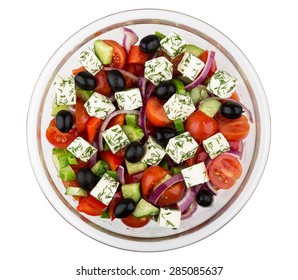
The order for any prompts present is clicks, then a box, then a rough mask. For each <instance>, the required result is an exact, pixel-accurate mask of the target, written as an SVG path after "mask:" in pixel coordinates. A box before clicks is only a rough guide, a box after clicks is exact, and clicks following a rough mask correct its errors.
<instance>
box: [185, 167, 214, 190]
mask: <svg viewBox="0 0 298 280" xmlns="http://www.w3.org/2000/svg"><path fill="white" fill-rule="evenodd" d="M181 173H182V176H183V178H184V182H185V184H186V187H188V188H189V187H193V186H196V185H199V184H203V183H205V182H208V181H210V179H209V176H208V173H207V170H206V166H205V163H204V162H200V163H198V164H195V165H193V166H190V167H188V168H184V169H182V170H181Z"/></svg>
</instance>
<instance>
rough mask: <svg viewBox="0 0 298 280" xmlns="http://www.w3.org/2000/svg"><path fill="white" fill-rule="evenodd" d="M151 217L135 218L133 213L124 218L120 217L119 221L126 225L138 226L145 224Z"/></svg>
mask: <svg viewBox="0 0 298 280" xmlns="http://www.w3.org/2000/svg"><path fill="white" fill-rule="evenodd" d="M150 219H151V217H150V216H149V217H144V218H136V217H134V216H133V215H130V216H128V217H126V218H122V219H121V221H122V222H123V223H124V224H125V225H126V226H128V227H132V228H140V227H143V226H145V225H147V224H148V223H149V221H150Z"/></svg>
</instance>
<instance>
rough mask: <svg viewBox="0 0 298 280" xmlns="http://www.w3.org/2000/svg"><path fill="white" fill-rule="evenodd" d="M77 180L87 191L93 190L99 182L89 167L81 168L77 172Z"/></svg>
mask: <svg viewBox="0 0 298 280" xmlns="http://www.w3.org/2000/svg"><path fill="white" fill-rule="evenodd" d="M77 180H78V183H79V185H80V186H81V188H82V189H84V190H87V191H91V190H92V189H93V188H94V187H95V185H96V183H97V181H96V177H95V175H94V174H93V172H92V171H91V169H90V168H88V167H82V168H81V169H79V171H78V172H77Z"/></svg>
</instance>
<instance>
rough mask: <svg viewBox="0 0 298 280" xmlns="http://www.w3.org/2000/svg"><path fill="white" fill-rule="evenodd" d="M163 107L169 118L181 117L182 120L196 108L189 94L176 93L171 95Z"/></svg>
mask: <svg viewBox="0 0 298 280" xmlns="http://www.w3.org/2000/svg"><path fill="white" fill-rule="evenodd" d="M163 108H164V109H165V112H166V114H167V116H168V118H169V119H170V120H176V119H181V120H182V121H185V120H186V119H187V118H188V117H189V116H190V115H191V114H192V113H193V112H194V111H195V110H196V107H195V106H194V104H193V102H192V100H191V98H190V97H189V96H185V95H182V94H177V93H176V94H173V95H172V97H171V98H170V99H169V100H168V101H167V102H166V103H165V104H164V105H163Z"/></svg>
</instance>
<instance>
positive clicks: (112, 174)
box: [107, 170, 118, 181]
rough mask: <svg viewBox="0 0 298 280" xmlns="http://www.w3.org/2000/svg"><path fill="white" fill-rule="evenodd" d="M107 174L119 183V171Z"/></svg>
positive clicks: (109, 171) (110, 171)
mask: <svg viewBox="0 0 298 280" xmlns="http://www.w3.org/2000/svg"><path fill="white" fill-rule="evenodd" d="M107 174H108V175H109V176H111V177H112V178H113V179H115V180H116V181H118V172H117V171H112V170H108V171H107Z"/></svg>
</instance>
